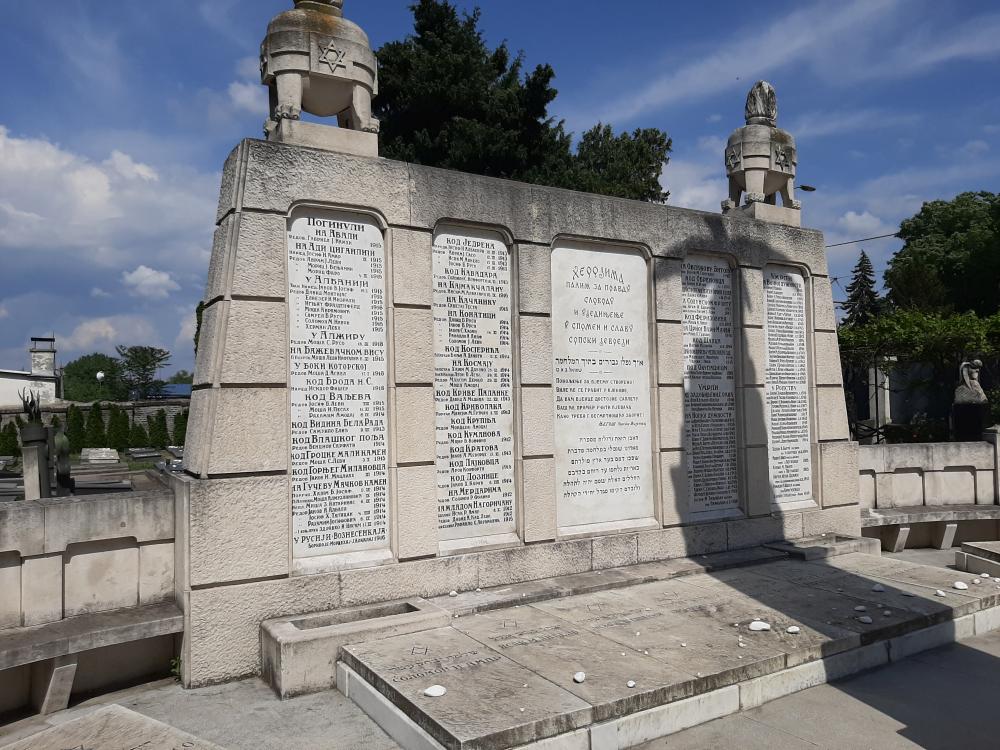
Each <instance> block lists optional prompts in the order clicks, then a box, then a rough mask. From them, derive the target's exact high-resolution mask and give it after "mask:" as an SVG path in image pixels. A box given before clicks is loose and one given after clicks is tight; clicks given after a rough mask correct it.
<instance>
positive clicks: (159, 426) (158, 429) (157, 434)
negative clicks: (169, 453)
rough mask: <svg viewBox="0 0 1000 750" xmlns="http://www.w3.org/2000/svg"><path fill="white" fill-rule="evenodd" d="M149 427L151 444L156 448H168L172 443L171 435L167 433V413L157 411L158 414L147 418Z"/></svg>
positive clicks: (161, 410) (160, 410)
mask: <svg viewBox="0 0 1000 750" xmlns="http://www.w3.org/2000/svg"><path fill="white" fill-rule="evenodd" d="M146 423H147V424H148V425H149V442H150V444H152V446H153V447H154V448H160V449H163V448H166V447H167V444H168V443H169V442H170V435H169V433H168V432H167V412H166V411H164V410H163V409H157V411H156V413H155V414H153V415H152V416H150V417H148V418H147V421H146Z"/></svg>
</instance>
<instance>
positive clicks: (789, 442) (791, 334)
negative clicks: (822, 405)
mask: <svg viewBox="0 0 1000 750" xmlns="http://www.w3.org/2000/svg"><path fill="white" fill-rule="evenodd" d="M764 300H765V302H764V304H765V308H766V310H767V318H766V323H765V326H764V345H765V347H766V349H767V359H766V362H767V365H766V380H765V383H766V387H765V398H766V399H767V457H768V471H769V474H770V479H771V488H772V492H773V494H774V502H775V503H778V504H779V505H780V504H783V503H794V502H800V501H803V500H810V499H812V460H811V455H810V445H809V370H808V353H807V352H808V349H807V338H806V335H807V331H806V284H805V279H804V278H803V277H802V274H801V273H799V272H798V271H794V270H792V269H778V268H768V269H766V270H765V272H764Z"/></svg>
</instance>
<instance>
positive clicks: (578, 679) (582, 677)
mask: <svg viewBox="0 0 1000 750" xmlns="http://www.w3.org/2000/svg"><path fill="white" fill-rule="evenodd" d="M586 679H587V673H586V672H577V673H576V674H575V675H573V682H583V681H584V680H586Z"/></svg>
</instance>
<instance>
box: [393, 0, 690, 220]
mask: <svg viewBox="0 0 1000 750" xmlns="http://www.w3.org/2000/svg"><path fill="white" fill-rule="evenodd" d="M410 7H411V10H412V11H413V17H414V34H413V35H411V36H409V37H407V38H406V39H404V40H402V41H396V42H389V43H387V44H385V45H384V46H383V47H382V48H381V49H380V50H379V51H378V56H379V95H378V97H376V99H375V101H374V103H373V106H374V111H375V114H376V115H377V116H378V117H379V119H380V120H381V123H382V126H381V134H380V144H381V145H380V150H381V152H382V154H383V155H384V156H387V157H389V158H392V159H401V160H403V161H408V162H414V163H417V164H426V165H429V166H435V167H444V168H446V169H457V170H461V171H463V172H472V173H475V174H482V175H490V176H493V177H503V178H507V179H512V180H522V181H525V182H531V183H535V184H541V185H552V186H555V187H565V188H571V189H577V190H590V191H595V192H601V193H605V194H607V195H615V196H619V197H624V198H635V199H639V200H647V201H663V200H665V199H666V197H667V193H666V192H664V191H663V188H662V187H661V186H660V175H661V174H662V171H663V167H664V165H665V164H666V161H667V155H668V153H669V151H670V147H671V142H670V138H669V137H668V136H667V135H666V133H663V132H662V131H659V130H655V129H647V130H636V131H635V132H634V133H633V134H631V135H629V134H627V133H624V134H622V135H619V136H615V135H614V133H613V131H612V130H611V128H610V126H607V125H597V126H595V127H594V128H592V129H591V130H590V131H588V132H587V133H585V134H584V135H583V136H582V137H581V140H580V148H579V150H578V151H577V152H576V153H574V152H573V149H572V138H571V136H570V134H569V133H567V132H566V130H565V127H564V124H563V122H561V121H560V122H556V121H555V120H554V118H552V117H550V116H549V114H548V106H549V104H551V103H552V101H553V100H554V99H555V97H556V93H557V92H556V90H555V89H554V88H553V87H552V81H553V79H554V78H555V71H554V70H553V69H552V67H551V66H550V65H538V66H537V67H536V68H535V69H534V70H533V71H531V72H530V73H526V72H525V71H524V58H523V55H521V54H519V55H512V54H511V52H510V50H509V49H508V48H507V45H506V44H505V43H504V44H501V45H500V46H499V47H497V48H496V49H492V50H491V49H490V48H489V47H488V46H487V44H486V42H485V41H484V39H483V34H482V31H481V30H480V29H479V20H480V12H479V10H478V9H476V10H474V11H473V12H472V13H466V14H463V15H462V16H461V17H460V16H459V13H458V11H457V10H456V8H455V6H454V5H453V4H452V3H450V2H447V0H418V2H416V3H415V4H414V5H412V6H410Z"/></svg>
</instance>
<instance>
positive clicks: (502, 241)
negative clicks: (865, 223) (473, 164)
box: [173, 2, 860, 686]
mask: <svg viewBox="0 0 1000 750" xmlns="http://www.w3.org/2000/svg"><path fill="white" fill-rule="evenodd" d="M263 61H264V64H263V71H264V74H263V80H264V82H265V83H266V84H267V85H268V86H269V87H271V88H272V91H273V94H274V96H273V102H274V108H273V119H272V120H271V121H270V123H269V126H268V133H267V139H266V140H252V139H247V140H244V141H242V142H241V143H240V144H239V145H237V147H236V148H235V149H234V150H233V152H232V153H231V154H230V156H229V158H228V159H227V160H226V163H225V166H224V168H223V176H222V188H221V191H220V198H219V209H218V213H217V229H216V233H215V244H214V248H213V251H212V259H211V263H210V267H209V273H208V283H207V286H206V290H205V297H204V301H205V309H204V316H203V324H202V333H201V340H200V346H199V348H198V355H197V362H196V367H195V370H196V372H195V380H194V392H193V394H192V401H191V416H190V421H189V425H188V433H187V442H186V449H185V452H184V472H183V473H182V474H178V475H175V477H174V478H173V482H174V486H175V493H176V497H177V519H178V530H177V542H176V549H177V560H176V566H175V567H176V581H177V583H176V586H177V591H176V593H177V600H178V602H180V603H181V605H182V607H183V609H184V617H185V635H184V644H183V652H182V660H181V661H182V665H183V667H182V668H183V681H184V683H185V684H186V685H188V686H194V685H204V684H209V683H214V682H220V681H225V680H231V679H235V678H238V677H242V676H246V675H251V674H259V673H260V672H261V670H262V658H261V636H260V624H261V622H262V621H264V620H266V619H268V618H281V617H297V616H305V615H308V614H310V613H320V612H324V611H326V610H338V609H344V610H345V612H347V613H346V614H344V615H343V618H345V619H343V620H339V621H343V622H348V621H350V619H351V618H352V617H356V616H357V615H355V614H351V612H356V611H357V608H359V607H365V606H367V605H376V604H378V605H379V606H382V604H381V603H384V602H393V601H400V600H407V601H410V600H412V599H413V598H414V597H428V596H437V595H442V594H444V595H447V594H448V593H449V592H451V591H469V590H475V589H477V588H483V589H488V588H490V587H494V586H505V585H508V584H512V583H517V582H523V581H529V580H535V579H542V578H547V577H552V576H558V575H565V574H572V573H581V572H586V571H590V570H600V569H604V568H612V567H617V566H623V565H630V564H634V563H637V562H648V561H654V560H662V559H667V558H671V557H678V556H684V555H698V554H707V553H711V552H722V551H726V550H730V549H738V548H744V547H753V546H755V545H758V544H761V543H764V542H769V541H774V540H779V539H786V538H791V539H794V538H798V537H802V536H812V535H816V534H821V533H826V532H837V533H842V534H855V535H857V534H859V532H860V516H859V509H858V505H857V503H858V499H857V490H856V487H857V458H856V445H855V444H854V443H852V442H850V438H849V433H848V427H847V418H846V410H845V406H844V395H843V390H842V386H841V374H840V359H839V353H838V349H837V334H836V322H835V318H834V313H833V303H832V298H831V293H830V280H829V277H828V274H827V265H826V256H825V252H824V248H823V245H824V243H823V236H822V235H821V234H820V233H819V232H817V231H813V230H808V229H801V228H798V227H797V226H796V225H795V224H797V222H792V221H789V220H787V217H786V218H782V217H780V216H771V215H768V214H754V213H753V212H750V213H749V214H746V213H744V212H742V211H741V210H736V209H735V208H734V209H733V210H730V211H729V213H728V214H727V215H718V214H708V213H702V212H698V211H692V210H686V209H679V208H673V207H670V206H664V205H655V204H651V203H641V202H636V201H623V200H620V199H617V198H609V197H605V196H600V195H590V194H585V193H579V192H573V191H568V190H560V189H554V188H546V187H540V186H538V185H526V184H521V183H516V182H511V181H506V180H498V179H493V178H488V177H480V176H476V175H470V174H463V173H459V172H454V171H446V170H441V169H434V168H430V167H424V166H419V165H413V164H404V163H401V162H396V161H391V160H387V159H382V158H379V157H378V156H377V135H376V133H374V132H370V131H373V130H374V129H375V126H374V121H373V120H372V119H371V118H370V114H369V110H368V98H369V97H370V96H371V94H372V93H374V91H375V83H374V79H375V76H374V71H375V61H374V58H373V57H372V56H371V52H370V50H369V49H368V46H367V40H366V38H365V37H364V34H363V32H361V31H360V30H359V29H357V27H355V26H353V25H351V24H349V23H348V22H346V21H344V20H343V18H342V16H341V15H340V3H339V2H337V3H320V2H297V3H296V9H295V10H292V11H288V12H286V13H283V14H281V15H280V16H278V17H277V19H275V21H274V22H273V23H272V24H271V26H270V28H269V31H268V37H267V39H266V40H265V43H264V54H263ZM348 92H351V94H350V96H348ZM751 100H752V101H751V104H752V106H751V107H749V109H748V125H747V127H746V128H741V129H740V131H737V133H740V134H742V135H740V136H739V138H736V136H735V135H734V139H735V140H733V141H731V147H732V146H734V145H739V147H740V149H742V150H738V163H737V162H734V163H733V164H732V165H731V169H730V170H729V172H730V175H731V176H732V178H733V180H734V184H738V185H740V189H741V190H742V189H744V188H746V189H748V190H749V191H750V195H749V196H748V198H749V199H751V205H766V206H768V207H769V208H774V209H776V210H777V211H778V212H781V211H789V212H794V214H795V216H796V217H797V216H798V215H799V209H798V207H797V205H796V206H795V208H792V207H791V206H792V205H793V204H791V201H790V196H791V190H792V183H791V179H792V176H793V175H794V163H795V156H794V146H793V142H792V140H791V137H790V136H788V135H787V134H784V133H783V131H778V130H777V129H776V128H775V127H774V126H773V119H774V99H773V90H771V89H770V87H768V86H766V85H765V84H759V85H758V86H755V89H754V92H753V93H752V96H751ZM348 105H350V107H348ZM299 106H301V108H302V109H303V110H304V111H309V112H313V113H314V114H320V115H324V114H325V115H330V116H332V115H338V116H339V124H340V127H339V128H338V127H335V126H334V125H327V124H323V123H302V122H301V121H299V120H295V119H293V118H294V116H295V115H296V113H297V110H298V108H299ZM345 112H346V114H345ZM307 124H308V126H309V127H308V128H306V129H302V128H301V127H299V126H304V125H307ZM366 130H367V131H369V132H366ZM782 139H783V140H782ZM754 144H759V145H754ZM777 145H781V146H782V147H783V148H784V150H783V152H782V154H781V155H778V154H776V153H775V152H772V148H776V147H777ZM757 150H760V153H757ZM779 156H780V158H779ZM734 158H735V157H734ZM772 161H773V163H772ZM776 192H782V194H783V196H784V197H785V204H786V206H785V207H778V206H773V205H771V204H769V203H765V201H766V200H767V199H768V196H773V195H774V194H775V193H776ZM738 197H739V196H738V195H736V196H735V197H733V200H734V202H735V200H736V198H738ZM772 200H773V198H772ZM754 217H757V218H756V219H755V218H754ZM762 218H764V219H768V220H767V221H762V220H760V219H762ZM392 606H393V607H394V606H396V605H392ZM399 606H400V607H403V605H399ZM386 607H388V609H386V611H396V610H394V609H392V607H390V606H389V605H386ZM352 608H353V609H352ZM403 609H405V607H403ZM401 611H402V610H401ZM323 617H326V615H324V616H323ZM331 669H332V667H331Z"/></svg>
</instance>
